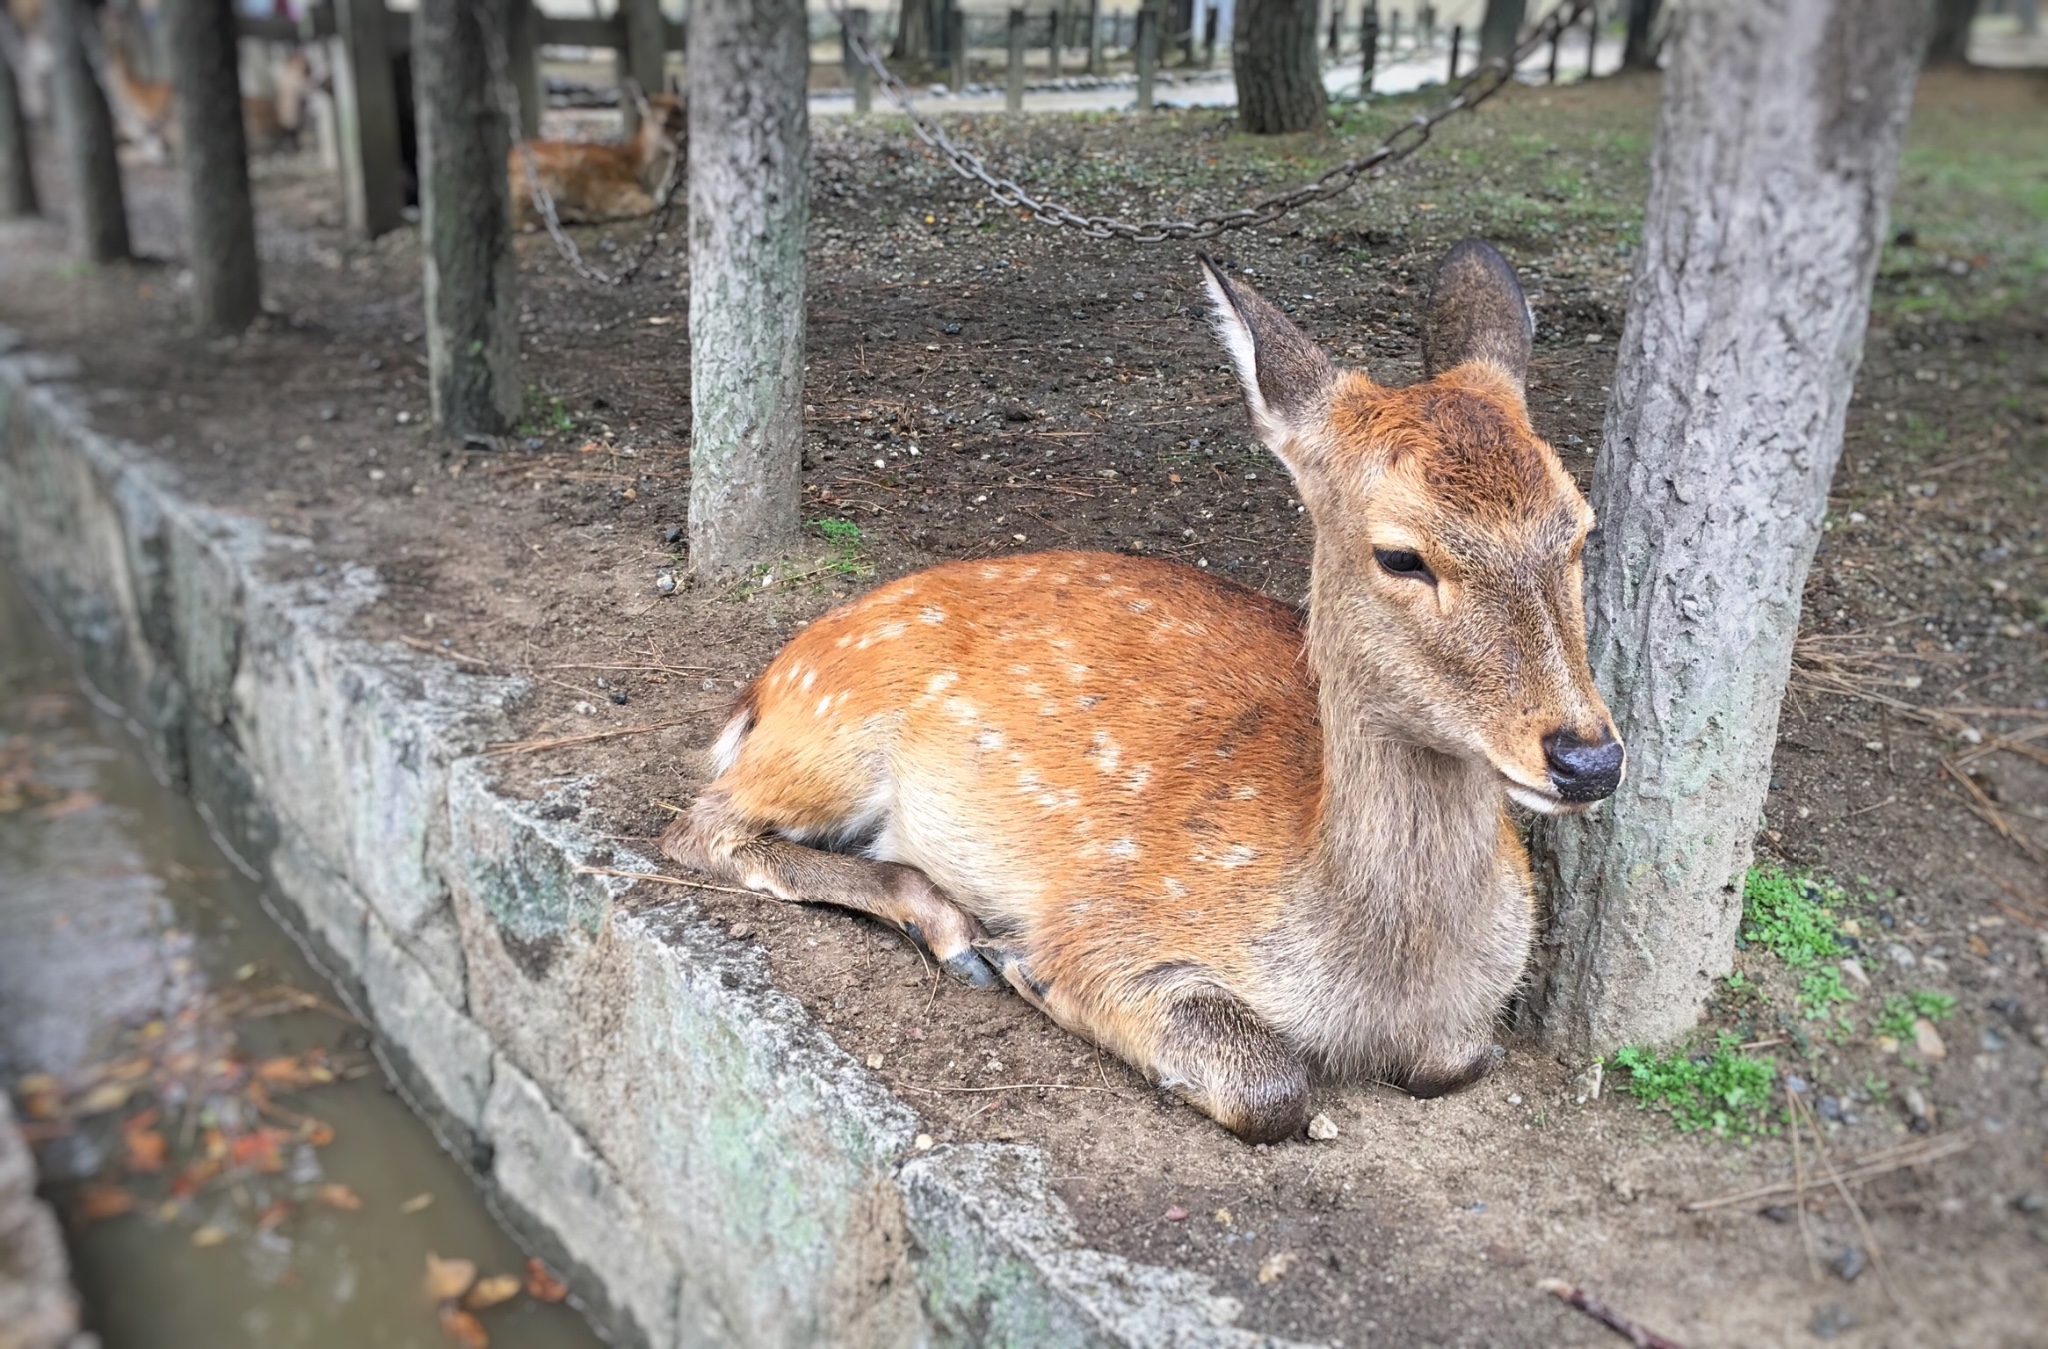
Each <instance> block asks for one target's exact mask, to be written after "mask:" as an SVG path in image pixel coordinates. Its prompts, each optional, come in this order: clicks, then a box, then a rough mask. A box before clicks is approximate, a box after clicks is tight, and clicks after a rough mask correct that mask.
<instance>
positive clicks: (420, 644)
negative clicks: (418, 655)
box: [398, 635, 491, 669]
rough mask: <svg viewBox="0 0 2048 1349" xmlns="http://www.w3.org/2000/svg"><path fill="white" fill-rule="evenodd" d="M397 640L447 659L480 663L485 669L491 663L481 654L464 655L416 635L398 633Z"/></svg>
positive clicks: (416, 649)
mask: <svg viewBox="0 0 2048 1349" xmlns="http://www.w3.org/2000/svg"><path fill="white" fill-rule="evenodd" d="M398 640H399V641H401V642H404V643H405V644H406V645H407V646H409V647H411V648H412V649H413V650H415V651H424V652H426V653H427V654H428V655H430V656H446V657H447V658H448V659H449V660H452V661H459V662H461V663H462V664H464V665H481V666H483V667H484V668H486V669H488V668H490V664H491V663H490V662H489V661H487V660H485V659H483V658H482V657H481V656H465V655H463V654H462V653H461V652H460V651H456V650H454V649H452V648H450V647H445V646H436V645H434V643H432V642H429V641H425V640H423V639H421V638H418V637H407V636H404V635H400V637H399V639H398Z"/></svg>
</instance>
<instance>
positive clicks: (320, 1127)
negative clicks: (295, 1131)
mask: <svg viewBox="0 0 2048 1349" xmlns="http://www.w3.org/2000/svg"><path fill="white" fill-rule="evenodd" d="M299 1137H301V1138H303V1139H305V1140H306V1141H307V1142H308V1143H311V1144H312V1145H313V1146H314V1147H316V1148H324V1147H326V1146H327V1145H328V1144H329V1143H332V1142H333V1141H334V1126H333V1125H332V1124H329V1123H328V1122H327V1121H326V1120H324V1119H314V1118H313V1117H312V1116H311V1115H308V1116H306V1118H304V1119H302V1120H300V1121H299Z"/></svg>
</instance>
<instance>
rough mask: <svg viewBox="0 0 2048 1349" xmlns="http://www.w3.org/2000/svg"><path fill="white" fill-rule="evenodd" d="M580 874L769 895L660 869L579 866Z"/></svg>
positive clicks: (756, 896)
mask: <svg viewBox="0 0 2048 1349" xmlns="http://www.w3.org/2000/svg"><path fill="white" fill-rule="evenodd" d="M576 874H577V875H578V876H617V877H618V878H619V879H620V880H626V881H652V882H653V883H654V884H656V885H673V886H676V887H678V888H679V889H683V890H716V891H717V892H718V893H719V894H721V895H745V896H747V897H748V898H749V899H766V898H769V896H766V895H763V894H760V893H758V892H757V891H753V890H741V889H737V888H736V887H734V886H730V885H713V884H711V883H710V882H708V881H686V880H684V879H683V878H682V877H681V876H664V875H662V874H661V873H660V872H658V871H621V870H619V869H618V868H617V867H577V868H576Z"/></svg>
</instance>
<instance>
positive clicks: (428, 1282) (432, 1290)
mask: <svg viewBox="0 0 2048 1349" xmlns="http://www.w3.org/2000/svg"><path fill="white" fill-rule="evenodd" d="M475 1282H476V1261H474V1260H443V1259H442V1258H441V1257H440V1256H438V1255H436V1254H434V1253H433V1252H432V1251H428V1252H427V1277H426V1279H425V1281H424V1282H423V1283H422V1284H421V1287H422V1288H424V1289H425V1290H426V1294H427V1297H428V1298H429V1299H430V1300H431V1301H434V1302H451V1301H453V1300H454V1299H456V1298H459V1297H461V1296H462V1295H463V1294H464V1293H467V1292H468V1291H469V1286H470V1285H471V1284H473V1283H475Z"/></svg>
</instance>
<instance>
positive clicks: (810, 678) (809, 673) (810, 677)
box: [797, 670, 818, 693]
mask: <svg viewBox="0 0 2048 1349" xmlns="http://www.w3.org/2000/svg"><path fill="white" fill-rule="evenodd" d="M817 682H818V672H817V671H816V670H806V671H804V678H803V682H802V683H801V684H799V685H798V686H797V687H799V688H801V689H802V690H803V691H804V692H805V693H809V692H810V691H811V685H813V684H815V683H817Z"/></svg>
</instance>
